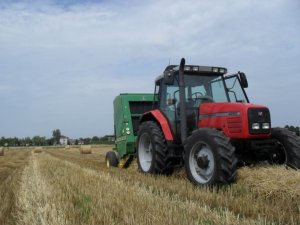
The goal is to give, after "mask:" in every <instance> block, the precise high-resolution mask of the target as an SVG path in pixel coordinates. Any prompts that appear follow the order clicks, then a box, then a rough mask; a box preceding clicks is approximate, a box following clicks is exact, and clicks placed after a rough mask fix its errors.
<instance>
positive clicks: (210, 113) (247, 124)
mask: <svg viewBox="0 0 300 225" xmlns="http://www.w3.org/2000/svg"><path fill="white" fill-rule="evenodd" d="M198 127H199V128H201V127H208V128H216V129H219V130H222V131H223V132H224V133H225V134H226V135H227V136H229V137H232V138H266V137H270V132H271V117H270V112H269V109H268V108H267V107H265V106H262V105H256V104H250V103H203V104H201V105H200V108H199V121H198Z"/></svg>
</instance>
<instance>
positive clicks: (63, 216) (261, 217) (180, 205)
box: [0, 146, 300, 225]
mask: <svg viewBox="0 0 300 225" xmlns="http://www.w3.org/2000/svg"><path fill="white" fill-rule="evenodd" d="M111 148H112V146H100V147H98V148H93V154H86V155H81V154H80V153H79V151H78V149H77V148H76V149H75V148H72V147H70V148H69V149H66V150H64V149H51V148H48V149H43V151H42V152H41V153H40V154H34V152H33V151H30V150H12V151H9V152H8V153H7V155H5V158H8V159H10V160H9V162H5V163H4V161H3V159H4V157H2V158H0V171H2V170H7V171H8V172H7V174H6V176H3V179H2V178H1V179H2V180H1V184H0V193H1V203H2V202H3V203H4V204H1V206H0V224H33V225H34V224H41V221H44V223H43V224H300V186H299V183H300V172H299V171H295V170H291V169H289V170H287V169H285V167H254V168H242V169H240V170H239V172H238V181H237V183H235V184H233V185H231V186H226V187H222V188H220V189H208V188H195V187H194V186H193V185H191V184H190V183H189V182H188V181H187V179H186V178H185V174H184V171H182V170H179V171H176V173H175V174H174V175H172V176H169V177H165V176H149V175H144V174H141V173H139V172H138V171H137V166H136V163H135V162H133V165H131V166H130V167H129V168H128V169H118V168H112V169H106V168H105V163H104V157H105V153H106V151H108V150H111ZM3 163H4V164H5V165H6V166H4V164H3ZM9 165H14V166H12V167H11V168H10V167H9ZM8 168H10V169H8ZM0 174H1V172H0ZM3 174H4V173H3ZM7 190H11V191H10V193H9V191H7ZM13 193H14V194H13ZM3 212H5V213H3Z"/></svg>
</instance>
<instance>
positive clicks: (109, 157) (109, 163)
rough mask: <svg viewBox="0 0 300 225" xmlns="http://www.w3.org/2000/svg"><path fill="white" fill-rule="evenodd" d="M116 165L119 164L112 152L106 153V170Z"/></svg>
mask: <svg viewBox="0 0 300 225" xmlns="http://www.w3.org/2000/svg"><path fill="white" fill-rule="evenodd" d="M118 163H119V161H118V158H117V155H116V153H115V152H114V151H109V152H107V153H106V156H105V164H106V167H107V168H110V167H117V166H118Z"/></svg>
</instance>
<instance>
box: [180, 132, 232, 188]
mask: <svg viewBox="0 0 300 225" xmlns="http://www.w3.org/2000/svg"><path fill="white" fill-rule="evenodd" d="M234 151H235V148H234V147H233V146H232V145H231V143H230V139H229V138H228V137H226V136H225V135H224V134H223V133H222V132H220V131H218V130H214V129H207V128H203V129H199V130H196V131H194V132H193V134H192V135H191V136H190V137H189V138H188V139H187V144H186V145H185V169H186V173H187V176H188V179H189V180H190V181H191V182H192V183H193V184H195V185H218V184H228V183H232V182H233V181H234V180H235V177H236V170H237V168H236V165H237V158H236V156H235V154H234Z"/></svg>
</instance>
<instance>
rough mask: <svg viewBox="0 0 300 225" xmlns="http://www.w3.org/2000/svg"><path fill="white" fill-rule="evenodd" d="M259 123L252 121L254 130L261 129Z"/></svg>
mask: <svg viewBox="0 0 300 225" xmlns="http://www.w3.org/2000/svg"><path fill="white" fill-rule="evenodd" d="M259 128H260V127H259V123H252V130H259Z"/></svg>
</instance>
